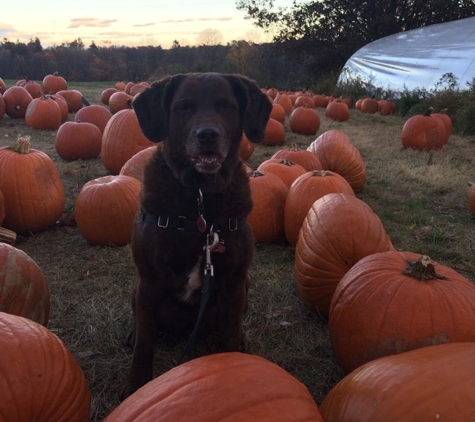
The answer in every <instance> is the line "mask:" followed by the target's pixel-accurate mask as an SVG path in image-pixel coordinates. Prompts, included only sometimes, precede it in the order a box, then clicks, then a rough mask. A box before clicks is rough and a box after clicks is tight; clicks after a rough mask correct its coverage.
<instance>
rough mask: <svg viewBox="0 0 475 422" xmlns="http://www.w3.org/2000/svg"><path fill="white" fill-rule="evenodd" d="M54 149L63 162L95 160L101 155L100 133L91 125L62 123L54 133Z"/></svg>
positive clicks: (85, 123)
mask: <svg viewBox="0 0 475 422" xmlns="http://www.w3.org/2000/svg"><path fill="white" fill-rule="evenodd" d="M54 147H55V149H56V152H57V153H58V155H59V156H60V157H61V158H62V159H63V160H88V159H91V158H97V157H99V154H100V153H101V148H102V133H101V131H100V129H99V128H98V127H97V126H96V125H94V124H92V123H87V122H64V123H63V124H62V125H61V127H60V128H59V130H58V132H56V138H55V142H54Z"/></svg>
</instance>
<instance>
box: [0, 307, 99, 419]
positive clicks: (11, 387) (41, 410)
mask: <svg viewBox="0 0 475 422" xmlns="http://www.w3.org/2000/svg"><path fill="white" fill-rule="evenodd" d="M0 344H1V345H2V347H0V373H1V374H2V382H1V383H0V396H1V397H2V399H1V400H0V415H2V419H3V420H5V421H18V422H26V421H48V422H60V421H70V422H88V421H89V420H90V417H91V393H90V391H89V387H88V385H87V381H86V378H85V377H84V374H83V372H82V370H81V368H80V366H79V365H78V363H77V362H76V360H75V359H74V357H73V355H72V354H71V352H70V351H69V350H68V348H67V347H66V346H65V344H64V343H63V342H62V341H61V340H60V339H59V338H58V337H57V336H56V335H55V334H53V333H52V332H51V331H49V330H48V329H47V328H45V327H43V326H42V325H40V324H38V323H36V322H34V321H31V320H29V319H27V318H23V317H20V316H17V315H10V314H7V313H5V312H0Z"/></svg>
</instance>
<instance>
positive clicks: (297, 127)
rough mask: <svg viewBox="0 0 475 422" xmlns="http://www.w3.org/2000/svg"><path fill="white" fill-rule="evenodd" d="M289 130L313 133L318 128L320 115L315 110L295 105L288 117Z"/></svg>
mask: <svg viewBox="0 0 475 422" xmlns="http://www.w3.org/2000/svg"><path fill="white" fill-rule="evenodd" d="M289 126H290V130H291V131H292V132H293V133H298V134H300V135H315V134H316V133H317V132H318V129H320V116H319V115H318V112H317V110H315V109H314V108H308V107H297V108H295V109H294V111H292V114H291V115H290V117H289Z"/></svg>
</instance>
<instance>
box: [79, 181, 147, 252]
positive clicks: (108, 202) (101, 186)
mask: <svg viewBox="0 0 475 422" xmlns="http://www.w3.org/2000/svg"><path fill="white" fill-rule="evenodd" d="M141 186H142V184H141V182H140V181H139V180H137V179H135V178H133V177H129V176H124V175H116V176H113V175H108V176H102V177H98V178H96V179H93V180H90V181H89V182H87V183H86V184H85V185H84V186H83V187H82V188H81V191H80V192H79V194H78V196H77V198H76V202H75V207H74V215H75V218H76V224H77V227H78V230H79V232H80V233H81V235H82V236H83V237H84V238H85V239H86V240H87V242H88V243H90V244H91V245H101V246H122V245H126V244H127V243H129V242H130V240H131V238H132V228H133V221H134V218H135V215H136V214H137V211H138V209H139V193H140V188H141Z"/></svg>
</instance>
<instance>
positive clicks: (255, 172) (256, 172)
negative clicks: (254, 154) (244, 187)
mask: <svg viewBox="0 0 475 422" xmlns="http://www.w3.org/2000/svg"><path fill="white" fill-rule="evenodd" d="M247 174H248V175H249V177H260V176H264V173H262V172H261V171H259V170H251V171H249V172H248V173H247Z"/></svg>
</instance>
